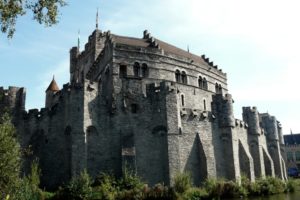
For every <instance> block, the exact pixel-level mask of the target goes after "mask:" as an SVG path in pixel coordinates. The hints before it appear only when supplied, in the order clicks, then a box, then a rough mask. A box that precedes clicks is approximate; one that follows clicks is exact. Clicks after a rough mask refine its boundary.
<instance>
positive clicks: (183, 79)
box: [181, 71, 187, 84]
mask: <svg viewBox="0 0 300 200" xmlns="http://www.w3.org/2000/svg"><path fill="white" fill-rule="evenodd" d="M181 81H182V83H184V84H187V77H186V73H185V71H182V73H181Z"/></svg>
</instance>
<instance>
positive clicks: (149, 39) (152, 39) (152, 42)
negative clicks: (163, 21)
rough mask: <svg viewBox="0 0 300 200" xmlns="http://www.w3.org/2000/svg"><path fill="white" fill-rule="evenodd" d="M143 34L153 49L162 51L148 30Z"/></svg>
mask: <svg viewBox="0 0 300 200" xmlns="http://www.w3.org/2000/svg"><path fill="white" fill-rule="evenodd" d="M143 34H144V36H143V38H144V39H146V40H147V41H148V42H149V43H150V46H151V47H155V48H158V49H161V48H160V46H159V44H158V42H157V41H156V40H155V38H154V37H152V36H151V34H150V33H149V32H148V30H144V33H143Z"/></svg>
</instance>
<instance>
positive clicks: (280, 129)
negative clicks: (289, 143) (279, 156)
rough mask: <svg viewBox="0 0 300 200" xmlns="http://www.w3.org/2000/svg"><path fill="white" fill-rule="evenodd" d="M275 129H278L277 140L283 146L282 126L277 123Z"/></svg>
mask: <svg viewBox="0 0 300 200" xmlns="http://www.w3.org/2000/svg"><path fill="white" fill-rule="evenodd" d="M277 129H278V138H279V144H281V145H284V139H283V134H282V126H281V123H280V122H279V121H277Z"/></svg>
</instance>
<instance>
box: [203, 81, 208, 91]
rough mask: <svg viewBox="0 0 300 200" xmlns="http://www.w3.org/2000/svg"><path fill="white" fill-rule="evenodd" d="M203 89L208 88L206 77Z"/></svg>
mask: <svg viewBox="0 0 300 200" xmlns="http://www.w3.org/2000/svg"><path fill="white" fill-rule="evenodd" d="M203 89H205V90H207V89H208V86H207V80H206V78H203Z"/></svg>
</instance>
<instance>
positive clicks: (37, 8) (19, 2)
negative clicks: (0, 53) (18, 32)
mask: <svg viewBox="0 0 300 200" xmlns="http://www.w3.org/2000/svg"><path fill="white" fill-rule="evenodd" d="M65 5H66V2H65V0H0V24H1V31H2V32H3V33H7V36H8V37H9V38H11V37H12V36H13V34H14V32H15V25H16V21H17V18H18V17H20V16H22V15H24V14H26V11H27V10H30V11H31V12H32V13H33V19H34V20H36V21H37V22H38V23H40V24H45V25H46V26H51V25H53V24H56V23H57V22H58V19H57V16H58V10H59V7H62V6H65Z"/></svg>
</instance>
